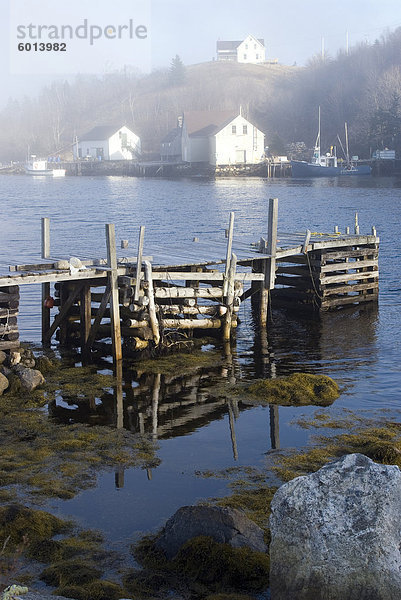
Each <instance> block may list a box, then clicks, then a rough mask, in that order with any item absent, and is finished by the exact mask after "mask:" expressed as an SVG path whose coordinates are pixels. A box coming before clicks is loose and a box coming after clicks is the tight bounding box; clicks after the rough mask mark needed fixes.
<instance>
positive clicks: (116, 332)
mask: <svg viewBox="0 0 401 600" xmlns="http://www.w3.org/2000/svg"><path fill="white" fill-rule="evenodd" d="M106 244H107V264H108V266H109V268H110V273H109V284H110V291H111V294H110V312H111V330H112V331H111V341H112V347H113V359H114V361H116V362H118V361H119V360H122V347H121V326H120V306H119V302H118V282H117V278H118V269H117V249H116V233H115V227H114V224H112V223H108V224H107V225H106Z"/></svg>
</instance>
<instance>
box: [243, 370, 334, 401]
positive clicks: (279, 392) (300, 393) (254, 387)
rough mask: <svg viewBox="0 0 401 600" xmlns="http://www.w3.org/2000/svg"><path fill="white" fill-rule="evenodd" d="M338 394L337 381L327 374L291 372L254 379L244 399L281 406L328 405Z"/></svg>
mask: <svg viewBox="0 0 401 600" xmlns="http://www.w3.org/2000/svg"><path fill="white" fill-rule="evenodd" d="M339 395H340V390H339V387H338V385H337V383H336V382H335V381H334V380H333V379H331V378H330V377H328V376H327V375H312V374H310V373H293V374H292V375H289V376H288V377H278V378H277V379H261V380H259V381H256V382H255V383H253V384H251V385H250V386H249V387H248V396H247V397H246V398H245V399H244V401H245V402H246V403H248V402H249V403H251V404H261V403H263V404H264V403H266V404H279V405H281V406H306V405H308V404H316V405H318V406H330V404H332V403H333V402H334V400H336V399H337V398H338V396H339Z"/></svg>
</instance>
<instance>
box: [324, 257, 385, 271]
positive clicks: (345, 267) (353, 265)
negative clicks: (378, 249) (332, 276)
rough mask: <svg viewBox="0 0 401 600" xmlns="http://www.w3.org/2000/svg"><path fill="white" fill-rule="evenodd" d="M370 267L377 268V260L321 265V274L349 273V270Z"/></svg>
mask: <svg viewBox="0 0 401 600" xmlns="http://www.w3.org/2000/svg"><path fill="white" fill-rule="evenodd" d="M370 267H375V269H377V268H378V261H377V260H355V261H352V262H337V263H329V264H326V265H323V266H322V267H321V269H320V272H321V273H330V272H333V271H350V270H351V269H366V268H370Z"/></svg>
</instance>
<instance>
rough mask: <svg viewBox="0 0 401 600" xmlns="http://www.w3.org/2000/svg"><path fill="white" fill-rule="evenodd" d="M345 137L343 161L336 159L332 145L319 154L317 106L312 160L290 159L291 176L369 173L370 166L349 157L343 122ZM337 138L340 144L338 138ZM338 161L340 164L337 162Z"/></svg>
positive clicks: (332, 175) (334, 148)
mask: <svg viewBox="0 0 401 600" xmlns="http://www.w3.org/2000/svg"><path fill="white" fill-rule="evenodd" d="M345 138H346V148H347V150H346V152H345V151H344V153H345V162H344V161H338V159H337V153H336V147H335V146H332V147H331V148H330V152H328V153H326V154H321V152H320V107H319V128H318V134H317V138H316V142H315V149H314V152H313V157H312V160H311V162H307V161H305V160H292V161H291V174H292V177H337V176H338V175H370V173H371V167H370V166H369V165H360V164H358V163H357V162H356V160H351V159H350V157H349V150H348V130H347V124H345ZM338 139H339V141H340V144H341V140H340V138H338ZM341 146H342V144H341ZM343 150H344V149H343ZM339 162H340V164H338V163H339Z"/></svg>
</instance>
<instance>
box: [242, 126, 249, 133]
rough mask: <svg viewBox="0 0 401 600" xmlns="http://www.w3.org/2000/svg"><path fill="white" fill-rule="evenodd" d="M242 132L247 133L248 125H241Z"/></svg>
mask: <svg viewBox="0 0 401 600" xmlns="http://www.w3.org/2000/svg"><path fill="white" fill-rule="evenodd" d="M242 133H243V134H244V135H247V133H248V125H243V126H242Z"/></svg>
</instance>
